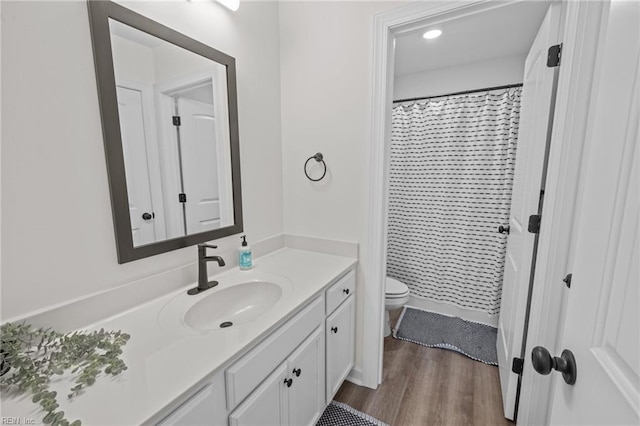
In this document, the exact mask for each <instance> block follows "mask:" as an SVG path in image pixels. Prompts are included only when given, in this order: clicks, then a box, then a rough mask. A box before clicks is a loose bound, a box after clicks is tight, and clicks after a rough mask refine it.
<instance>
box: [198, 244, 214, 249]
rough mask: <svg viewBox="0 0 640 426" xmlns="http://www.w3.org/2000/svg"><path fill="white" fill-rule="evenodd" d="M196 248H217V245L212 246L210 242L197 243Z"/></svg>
mask: <svg viewBox="0 0 640 426" xmlns="http://www.w3.org/2000/svg"><path fill="white" fill-rule="evenodd" d="M198 248H201V249H203V250H204V249H205V248H212V249H217V248H218V246H213V245H211V244H198Z"/></svg>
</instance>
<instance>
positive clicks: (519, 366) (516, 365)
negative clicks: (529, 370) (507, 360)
mask: <svg viewBox="0 0 640 426" xmlns="http://www.w3.org/2000/svg"><path fill="white" fill-rule="evenodd" d="M523 369H524V359H522V358H514V359H513V361H512V362H511V371H513V372H514V373H516V374H518V375H522V370H523Z"/></svg>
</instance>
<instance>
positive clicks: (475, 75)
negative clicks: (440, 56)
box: [393, 55, 526, 99]
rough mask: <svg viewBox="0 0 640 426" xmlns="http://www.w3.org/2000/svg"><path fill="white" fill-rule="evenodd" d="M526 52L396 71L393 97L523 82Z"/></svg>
mask: <svg viewBox="0 0 640 426" xmlns="http://www.w3.org/2000/svg"><path fill="white" fill-rule="evenodd" d="M525 58H526V55H522V56H520V55H518V56H507V57H504V58H497V59H491V60H487V61H482V62H474V63H472V64H467V65H463V66H456V67H449V68H438V69H434V70H431V71H426V72H421V73H413V74H405V75H396V76H395V78H394V82H393V99H408V98H417V97H423V96H434V95H445V94H447V93H455V92H462V91H465V90H475V89H482V88H485V87H496V86H504V85H507V84H516V83H522V81H523V79H524V61H525Z"/></svg>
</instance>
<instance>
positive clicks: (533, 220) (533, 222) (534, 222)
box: [527, 214, 542, 234]
mask: <svg viewBox="0 0 640 426" xmlns="http://www.w3.org/2000/svg"><path fill="white" fill-rule="evenodd" d="M541 219H542V217H541V216H540V215H539V214H532V215H531V216H529V226H527V231H529V232H531V233H532V234H537V233H538V232H540V220H541Z"/></svg>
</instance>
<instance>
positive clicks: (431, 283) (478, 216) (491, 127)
mask: <svg viewBox="0 0 640 426" xmlns="http://www.w3.org/2000/svg"><path fill="white" fill-rule="evenodd" d="M521 93H522V89H521V88H512V89H508V90H500V91H489V92H475V93H471V94H465V95H455V96H449V97H446V98H443V97H440V98H432V99H426V100H424V101H419V102H414V103H411V104H398V105H395V106H394V108H393V119H392V120H393V122H392V136H391V162H390V181H389V213H388V214H389V216H388V251H387V259H388V260H387V275H389V276H391V277H394V278H397V279H398V280H400V281H402V282H404V283H406V284H407V286H408V287H409V289H410V292H411V294H412V295H413V296H416V297H419V298H425V299H429V300H432V301H437V302H445V303H449V304H453V305H455V306H457V307H459V308H463V309H470V310H474V311H481V312H485V313H487V314H488V315H496V314H498V313H499V311H500V297H501V291H502V276H503V270H504V259H505V250H506V243H507V238H506V235H504V234H499V233H498V232H497V228H498V226H499V225H507V224H508V223H509V208H510V203H511V189H512V185H513V173H514V167H515V154H516V141H517V136H518V121H519V112H520V96H521Z"/></svg>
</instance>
